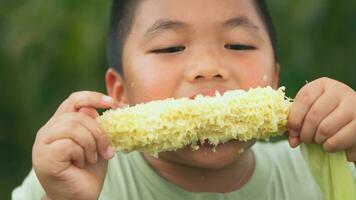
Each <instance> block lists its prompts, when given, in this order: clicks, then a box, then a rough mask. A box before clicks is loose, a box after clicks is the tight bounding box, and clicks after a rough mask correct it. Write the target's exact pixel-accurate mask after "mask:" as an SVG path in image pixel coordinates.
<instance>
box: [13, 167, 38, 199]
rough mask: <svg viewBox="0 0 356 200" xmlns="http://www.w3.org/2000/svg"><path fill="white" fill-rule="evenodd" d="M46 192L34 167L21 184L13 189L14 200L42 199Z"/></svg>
mask: <svg viewBox="0 0 356 200" xmlns="http://www.w3.org/2000/svg"><path fill="white" fill-rule="evenodd" d="M44 195H45V192H44V190H43V188H42V186H41V184H40V182H39V181H38V179H37V176H36V174H35V171H34V170H33V169H32V170H31V171H30V173H29V174H28V175H27V177H26V178H25V180H24V181H23V182H22V184H21V185H20V186H18V187H17V188H15V189H14V190H13V191H12V194H11V199H12V200H25V199H26V200H40V199H41V198H42V197H43V196H44Z"/></svg>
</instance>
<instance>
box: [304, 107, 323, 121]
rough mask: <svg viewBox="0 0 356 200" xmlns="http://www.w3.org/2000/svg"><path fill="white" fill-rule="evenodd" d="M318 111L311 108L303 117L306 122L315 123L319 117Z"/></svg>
mask: <svg viewBox="0 0 356 200" xmlns="http://www.w3.org/2000/svg"><path fill="white" fill-rule="evenodd" d="M320 112H321V111H320V110H318V109H315V108H312V109H311V110H310V111H309V113H308V115H307V116H306V118H305V120H306V122H307V123H311V124H315V123H317V122H318V121H319V120H318V119H319V118H320V114H321V113H320Z"/></svg>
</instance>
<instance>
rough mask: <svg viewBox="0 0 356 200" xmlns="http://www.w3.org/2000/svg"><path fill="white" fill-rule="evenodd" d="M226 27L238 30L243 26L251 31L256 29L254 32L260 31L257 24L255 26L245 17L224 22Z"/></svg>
mask: <svg viewBox="0 0 356 200" xmlns="http://www.w3.org/2000/svg"><path fill="white" fill-rule="evenodd" d="M223 26H224V27H227V28H231V29H232V28H236V27H239V26H243V27H246V28H249V29H254V30H258V29H259V28H258V26H257V25H256V24H254V23H253V22H252V21H251V20H249V19H248V18H247V17H245V16H239V17H234V18H231V19H228V20H226V21H225V22H224V24H223Z"/></svg>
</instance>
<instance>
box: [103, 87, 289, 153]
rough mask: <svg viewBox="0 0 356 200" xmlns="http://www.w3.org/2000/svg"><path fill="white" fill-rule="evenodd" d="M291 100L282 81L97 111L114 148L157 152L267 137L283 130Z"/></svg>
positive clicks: (125, 150)
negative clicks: (205, 95)
mask: <svg viewBox="0 0 356 200" xmlns="http://www.w3.org/2000/svg"><path fill="white" fill-rule="evenodd" d="M290 105H291V100H290V99H289V98H287V97H286V96H285V94H284V87H281V88H279V89H278V90H274V89H272V88H271V87H265V88H255V89H250V90H248V91H244V90H233V91H227V92H225V93H224V95H220V94H217V96H215V97H204V96H197V97H196V98H195V99H194V100H193V99H188V98H181V99H172V98H171V99H166V100H158V101H152V102H148V103H144V104H138V105H136V106H132V107H126V108H122V109H118V110H109V111H106V112H104V113H103V115H102V116H100V117H98V119H97V120H98V122H99V123H100V126H101V128H102V129H103V130H104V131H105V132H106V133H107V134H108V135H109V136H110V138H111V140H112V143H113V145H114V146H115V148H116V150H120V151H123V152H130V151H134V150H137V151H141V152H145V153H148V154H151V155H155V156H157V155H158V153H159V152H163V151H175V150H177V149H179V148H182V147H185V146H187V145H190V146H191V147H192V148H193V149H198V148H199V146H198V145H197V142H198V141H201V142H203V141H204V140H206V139H207V140H208V141H209V142H210V144H213V145H215V146H216V145H218V144H221V143H225V142H227V141H228V140H231V139H238V140H241V141H247V140H250V139H254V138H255V139H268V138H269V137H271V136H275V135H280V134H282V133H283V132H284V131H285V130H286V124H287V117H288V113H289V109H290Z"/></svg>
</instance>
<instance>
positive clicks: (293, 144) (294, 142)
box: [288, 136, 300, 148]
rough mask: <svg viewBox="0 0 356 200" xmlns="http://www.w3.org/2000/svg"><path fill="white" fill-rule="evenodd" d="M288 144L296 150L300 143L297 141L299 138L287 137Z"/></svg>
mask: <svg viewBox="0 0 356 200" xmlns="http://www.w3.org/2000/svg"><path fill="white" fill-rule="evenodd" d="M288 142H289V145H290V146H291V147H292V148H296V147H297V146H298V145H299V143H300V141H299V137H297V136H289V137H288Z"/></svg>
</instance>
